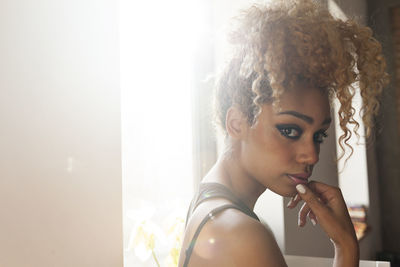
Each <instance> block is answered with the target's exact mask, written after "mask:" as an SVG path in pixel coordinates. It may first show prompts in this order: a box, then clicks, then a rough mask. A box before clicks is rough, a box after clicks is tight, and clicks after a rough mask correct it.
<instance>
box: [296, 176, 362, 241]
mask: <svg viewBox="0 0 400 267" xmlns="http://www.w3.org/2000/svg"><path fill="white" fill-rule="evenodd" d="M301 187H303V189H304V190H305V191H304V193H303V191H302V188H301ZM296 189H297V191H298V194H297V195H296V196H295V197H294V198H293V199H292V200H291V201H290V202H289V204H288V208H294V207H295V206H296V205H297V204H298V203H299V202H300V201H301V200H304V202H305V203H304V204H303V206H302V207H301V209H300V211H299V226H304V225H305V224H306V219H307V216H308V217H310V219H311V221H312V222H313V221H314V222H313V224H315V223H319V224H320V225H321V227H322V229H323V230H324V231H325V232H326V234H327V235H328V236H329V238H330V239H331V241H332V242H333V243H334V244H335V246H340V247H348V246H349V245H353V246H354V244H357V238H356V235H355V232H354V227H353V224H352V222H351V219H350V216H349V213H348V211H347V207H346V204H345V202H344V199H343V196H342V193H341V191H340V189H339V188H336V187H333V186H329V185H327V184H323V183H319V182H314V181H312V182H310V183H309V184H308V185H297V186H296ZM357 247H358V245H357Z"/></svg>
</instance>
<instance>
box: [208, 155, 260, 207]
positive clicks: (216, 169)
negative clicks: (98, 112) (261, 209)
mask: <svg viewBox="0 0 400 267" xmlns="http://www.w3.org/2000/svg"><path fill="white" fill-rule="evenodd" d="M203 182H216V183H220V184H223V185H225V186H226V187H228V188H229V189H230V190H231V191H232V192H233V193H234V194H235V195H236V196H237V197H239V198H240V200H242V201H243V202H244V203H245V204H246V205H247V206H248V207H249V208H250V209H252V210H253V209H254V205H255V204H256V201H257V199H258V198H259V196H260V195H261V194H262V193H263V192H264V191H265V190H266V187H265V186H263V185H262V184H260V183H259V182H258V181H257V180H255V179H254V178H253V177H251V176H250V175H249V174H248V173H247V172H246V171H245V170H244V168H243V166H242V164H241V162H240V161H239V160H238V158H237V157H235V156H233V155H227V154H226V153H225V154H223V155H222V156H221V157H220V158H219V159H218V161H217V163H215V165H214V166H213V168H212V169H211V170H210V172H209V173H208V174H207V175H206V176H205V177H204V179H203Z"/></svg>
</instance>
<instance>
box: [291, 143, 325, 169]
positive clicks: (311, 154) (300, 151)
mask: <svg viewBox="0 0 400 267" xmlns="http://www.w3.org/2000/svg"><path fill="white" fill-rule="evenodd" d="M319 150H320V147H319V144H316V143H315V142H314V140H312V141H309V140H304V141H303V142H301V143H299V146H298V148H297V153H296V160H297V162H298V163H301V164H306V165H310V166H313V165H315V164H316V163H317V162H318V160H319Z"/></svg>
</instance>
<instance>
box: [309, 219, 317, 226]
mask: <svg viewBox="0 0 400 267" xmlns="http://www.w3.org/2000/svg"><path fill="white" fill-rule="evenodd" d="M310 221H311V223H312V224H313V225H314V226H315V225H317V222H316V221H315V220H314V219H312V218H311V219H310Z"/></svg>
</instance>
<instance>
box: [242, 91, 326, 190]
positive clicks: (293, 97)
mask: <svg viewBox="0 0 400 267" xmlns="http://www.w3.org/2000/svg"><path fill="white" fill-rule="evenodd" d="M280 107H281V108H280V109H279V110H278V109H277V110H274V109H273V107H272V105H271V104H265V105H263V107H262V112H261V114H260V116H259V117H258V121H257V123H256V124H255V125H253V126H250V125H249V126H248V130H247V131H246V135H245V137H244V138H243V139H242V143H241V161H242V163H243V167H244V169H245V171H246V172H247V174H248V175H250V176H251V177H253V178H254V179H256V180H257V181H258V182H260V183H261V184H263V185H264V186H266V187H267V188H269V189H270V190H272V191H274V192H275V193H277V194H280V195H282V196H293V195H294V194H295V193H296V189H295V186H296V185H297V184H298V183H307V179H308V178H309V177H310V176H311V173H312V170H313V167H314V165H315V164H316V163H317V162H318V159H319V151H320V145H321V143H322V142H323V140H324V138H325V137H326V131H327V129H328V128H329V125H330V122H331V118H330V106H329V100H328V97H327V95H325V94H323V93H322V92H321V91H320V90H318V89H314V88H302V89H296V90H294V91H291V92H286V93H285V94H284V95H283V96H282V99H281V102H280Z"/></svg>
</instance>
